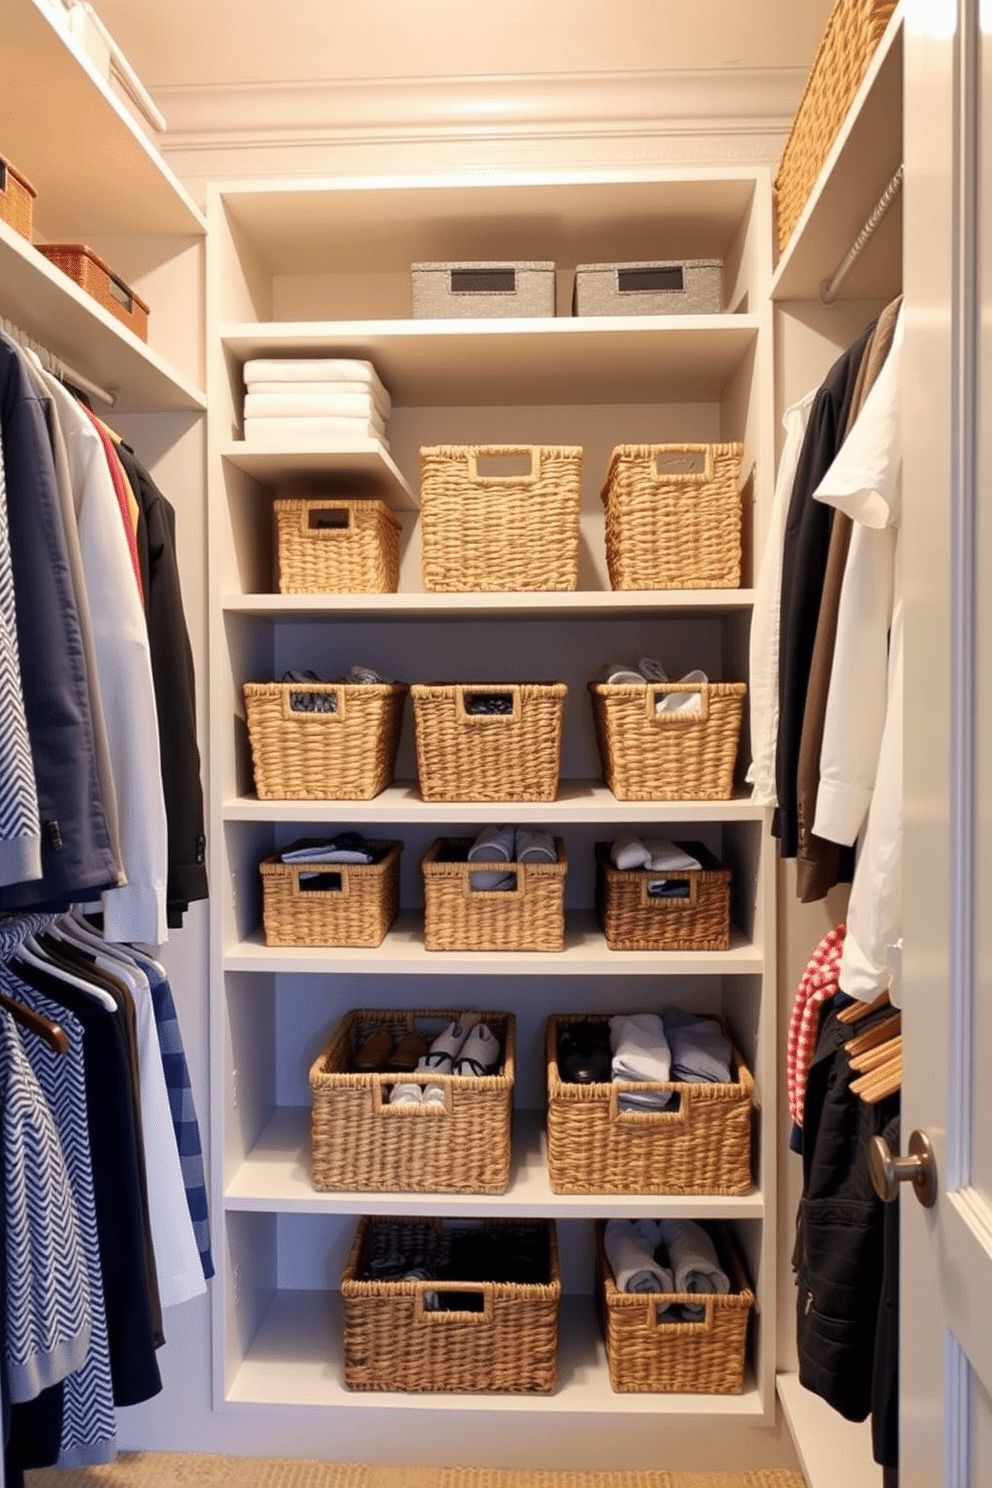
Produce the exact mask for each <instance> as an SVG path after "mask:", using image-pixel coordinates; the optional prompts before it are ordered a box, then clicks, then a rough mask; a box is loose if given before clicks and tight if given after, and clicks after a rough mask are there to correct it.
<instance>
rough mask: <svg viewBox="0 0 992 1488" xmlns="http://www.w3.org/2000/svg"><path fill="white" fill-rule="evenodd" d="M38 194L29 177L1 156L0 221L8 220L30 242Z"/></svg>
mask: <svg viewBox="0 0 992 1488" xmlns="http://www.w3.org/2000/svg"><path fill="white" fill-rule="evenodd" d="M36 195H37V192H36V191H35V189H34V187H33V186H32V185H31V182H30V181H29V180H28V178H27V177H26V176H22V175H21V172H20V171H19V170H16V169H15V168H14V166H12V165H11V163H10V161H9V160H4V159H3V157H2V156H0V222H6V223H7V224H8V225H9V226H10V227H12V228H13V229H14V231H15V232H16V233H20V235H21V237H22V238H27V240H28V242H29V243H30V241H31V224H32V219H33V217H34V199H35V196H36Z"/></svg>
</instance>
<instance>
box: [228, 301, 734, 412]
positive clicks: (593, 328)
mask: <svg viewBox="0 0 992 1488" xmlns="http://www.w3.org/2000/svg"><path fill="white" fill-rule="evenodd" d="M758 324H759V320H758V317H757V316H754V315H695V316H657V315H656V316H643V317H642V316H619V317H608V316H604V317H602V318H598V317H597V318H591V317H590V318H585V319H579V318H576V319H573V318H567V317H559V318H557V319H554V318H549V319H545V320H539V319H538V320H524V319H521V320H460V321H459V320H447V321H429V320H383V321H328V322H316V323H286V322H277V323H271V324H255V323H249V324H241V325H227V326H223V327H222V328H221V337H222V340H223V342H224V345H225V347H226V348H227V350H228V352H229V353H232V354H233V355H234V356H235V357H237V358H239V359H240V360H241V361H242V362H244V361H247V360H248V359H249V358H251V357H263V356H274V355H285V356H305V355H308V354H310V355H314V356H316V355H322V356H348V357H362V358H365V359H367V360H369V361H372V362H374V364H375V367H376V371H377V372H378V373H379V376H380V377H381V378H382V380H383V382H384V383H385V385H386V387H387V388H388V389H389V391H390V394H391V396H392V400H393V405H394V407H403V406H410V407H419V408H428V407H434V408H446V407H471V406H473V405H477V404H483V405H487V406H493V405H498V406H505V405H510V406H513V405H518V404H526V403H530V404H561V403H579V404H584V403H604V404H605V403H661V402H670V401H677V402H680V403H693V402H705V401H713V400H715V399H718V398H719V397H720V395H721V394H722V392H723V391H724V389H725V388H726V387H727V384H728V383H729V382H730V380H731V378H732V377H733V376H734V374H735V373H736V372H737V371H738V369H739V368H740V366H741V365H742V363H743V362H744V360H745V358H746V357H747V356H748V355H749V354H750V353H751V352H752V350H753V348H754V345H755V342H756V340H757V336H758Z"/></svg>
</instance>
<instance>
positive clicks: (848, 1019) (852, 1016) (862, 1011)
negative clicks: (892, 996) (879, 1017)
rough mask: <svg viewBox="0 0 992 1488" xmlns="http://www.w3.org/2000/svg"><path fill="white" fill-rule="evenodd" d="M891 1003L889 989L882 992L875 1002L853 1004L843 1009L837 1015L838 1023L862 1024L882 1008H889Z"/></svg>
mask: <svg viewBox="0 0 992 1488" xmlns="http://www.w3.org/2000/svg"><path fill="white" fill-rule="evenodd" d="M888 1002H889V989H888V988H887V987H886V989H885V991H884V992H880V993H879V994H878V996H877V997H876V998H875V1000H874V1002H852V1003H849V1004H848V1006H847V1007H845V1008H841V1010H840V1012H839V1013H838V1014H837V1022H838V1023H861V1022H863V1020H864V1019H865V1018H868V1017H870V1016H871V1014H872V1013H877V1012H878V1011H879V1010H880V1009H881V1008H884V1007H887V1006H888Z"/></svg>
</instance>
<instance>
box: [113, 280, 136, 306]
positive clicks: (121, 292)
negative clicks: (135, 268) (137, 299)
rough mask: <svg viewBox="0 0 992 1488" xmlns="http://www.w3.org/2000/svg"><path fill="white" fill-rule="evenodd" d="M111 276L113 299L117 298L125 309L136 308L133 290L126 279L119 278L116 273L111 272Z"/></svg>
mask: <svg viewBox="0 0 992 1488" xmlns="http://www.w3.org/2000/svg"><path fill="white" fill-rule="evenodd" d="M109 278H110V298H111V299H112V300H116V301H117V303H118V305H123V307H124V309H125V310H128V311H130V310H133V309H134V296H133V295H132V293H131V291H130V290H129V289H128V287H127V285H126V284H125V283H124V280H123V279H118V278H117V276H116V275H115V274H111V275H110V276H109Z"/></svg>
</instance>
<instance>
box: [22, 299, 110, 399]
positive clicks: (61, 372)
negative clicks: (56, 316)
mask: <svg viewBox="0 0 992 1488" xmlns="http://www.w3.org/2000/svg"><path fill="white" fill-rule="evenodd" d="M0 330H3V331H6V333H7V335H8V336H9V337H10V338H11V340H12V341H16V342H17V344H18V345H19V346H22V347H23V348H24V349H25V350H26V351H33V352H34V353H35V354H36V356H37V357H38V359H39V361H40V362H41V364H42V366H44V367H45V368H46V369H47V370H48V371H49V372H52V373H54V374H55V376H56V377H57V378H58V379H59V380H60V381H64V382H69V383H71V384H72V386H73V387H75V388H78V389H79V391H80V392H81V393H89V395H90V397H92V398H99V400H100V402H101V403H106V405H107V407H108V408H113V406H114V404H115V403H116V402H117V394H116V393H113V392H108V391H107V389H106V388H102V387H100V385H99V384H98V383H95V382H91V380H90V379H89V378H88V377H86V376H84V374H83V373H82V372H77V371H76V369H75V367H70V366H69V363H68V362H66V361H63V359H62V357H60V356H58V355H57V354H56V353H55V352H54V351H50V350H49V349H48V347H47V346H43V345H42V343H41V342H40V341H38V340H36V338H35V337H34V336H31V335H29V334H28V332H27V331H22V330H21V328H20V326H18V325H15V324H14V322H13V321H12V320H8V319H7V317H6V316H5V315H0Z"/></svg>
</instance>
